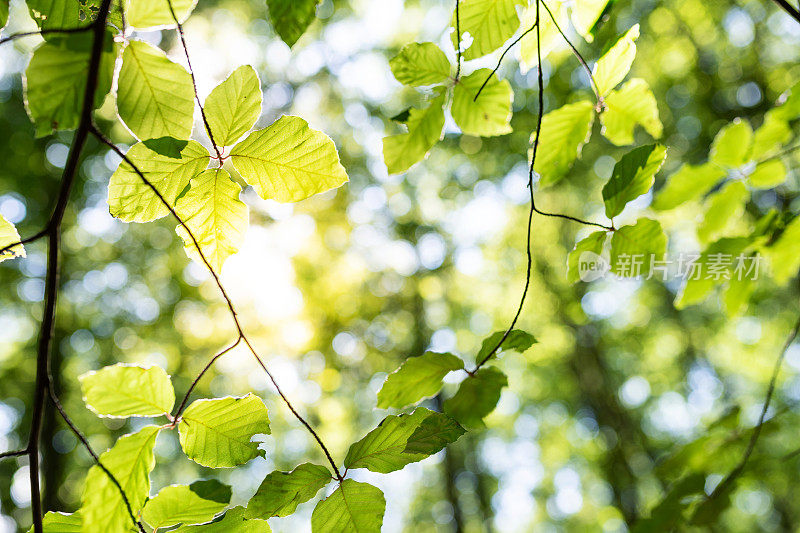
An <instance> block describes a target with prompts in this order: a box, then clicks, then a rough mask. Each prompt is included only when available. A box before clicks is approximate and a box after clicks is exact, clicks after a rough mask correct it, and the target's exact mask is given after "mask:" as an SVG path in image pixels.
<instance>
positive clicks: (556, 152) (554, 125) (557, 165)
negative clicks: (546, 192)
mask: <svg viewBox="0 0 800 533" xmlns="http://www.w3.org/2000/svg"><path fill="white" fill-rule="evenodd" d="M593 121H594V106H593V105H592V103H591V102H588V101H582V102H576V103H574V104H567V105H565V106H563V107H560V108H558V109H556V110H555V111H550V112H549V113H547V114H546V115H545V116H544V117H543V119H542V128H541V141H540V142H539V147H538V149H537V152H536V164H535V165H534V170H535V171H536V173H537V174H539V176H541V179H540V182H539V184H540V185H541V186H542V187H544V186H547V185H552V184H553V183H555V182H557V181H558V180H560V179H561V178H562V177H564V174H566V172H567V171H568V170H569V169H570V168H571V167H572V163H573V162H574V161H575V159H576V158H577V157H578V156H580V154H581V148H582V147H583V145H584V144H585V143H586V141H588V140H589V136H590V135H591V133H592V122H593ZM535 135H536V134H535V133H534V137H532V138H531V142H533V141H534V140H535Z"/></svg>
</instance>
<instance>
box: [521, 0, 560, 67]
mask: <svg viewBox="0 0 800 533" xmlns="http://www.w3.org/2000/svg"><path fill="white" fill-rule="evenodd" d="M547 7H549V8H550V11H551V12H552V13H553V16H554V17H555V19H556V21H558V26H559V27H560V28H562V29H564V28H567V27H568V25H569V17H568V15H567V7H566V5H565V3H564V2H561V1H560V0H551V1H550V2H547ZM539 19H540V20H539V23H540V28H539V31H538V39H540V40H541V43H542V44H541V50H540V51H541V54H542V60H544V59H546V58H547V56H548V55H550V53H551V52H552V51H553V50H555V49H556V48H557V47H558V46H559V45H560V46H564V44H565V43H564V39H563V37H561V34H560V33H558V28H556V25H555V24H554V23H553V19H551V18H550V15H549V14H548V13H547V11H546V10H545V9H544V7H542V6H540V9H539ZM535 23H536V4H534V3H531V5H530V6H528V8H527V9H526V10H525V12H524V13H523V16H522V30H523V31H525V30H528V29H530V28H532V27H533V25H534V24H535ZM536 40H537V31H536V30H535V29H534V30H533V31H530V32H528V33H527V34H526V35H525V36H523V37H522V39H521V40H520V43H519V59H520V70H521V71H522V72H523V73H526V72H528V70H530V69H532V68H535V67H536V66H537V65H538V64H539V50H537V44H536Z"/></svg>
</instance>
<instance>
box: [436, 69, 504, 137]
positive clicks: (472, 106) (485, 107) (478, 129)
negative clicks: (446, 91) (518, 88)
mask: <svg viewBox="0 0 800 533" xmlns="http://www.w3.org/2000/svg"><path fill="white" fill-rule="evenodd" d="M490 75H491V76H492V77H491V79H490V80H489V82H488V83H487V84H486V86H485V87H484V88H483V90H482V91H481V93H480V95H479V96H478V99H477V100H475V95H477V94H478V90H479V89H480V87H481V85H483V82H484V81H486V78H487V77H489V76H490ZM513 101H514V91H512V90H511V84H509V83H508V80H499V79H497V77H496V76H494V75H492V71H491V70H489V69H488V68H482V69H480V70H476V71H475V72H473V73H472V74H470V75H469V76H464V77H463V78H461V80H460V81H459V82H458V84H457V85H456V86H455V88H454V89H453V104H452V106H451V108H450V112H451V113H452V115H453V120H455V121H456V124H458V127H459V128H461V131H462V132H464V133H466V134H468V135H480V136H481V137H493V136H495V135H505V134H506V133H511V124H510V122H511V104H512V102H513Z"/></svg>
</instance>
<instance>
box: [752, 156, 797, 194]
mask: <svg viewBox="0 0 800 533" xmlns="http://www.w3.org/2000/svg"><path fill="white" fill-rule="evenodd" d="M786 174H787V171H786V165H785V164H784V162H783V161H781V160H780V159H770V160H769V161H764V162H763V163H759V164H758V165H756V168H755V169H753V172H752V174H750V175H749V176H748V177H747V181H748V182H749V183H750V185H752V186H753V187H755V188H757V189H771V188H773V187H776V186H778V185H780V184H781V183H783V182H784V181H786Z"/></svg>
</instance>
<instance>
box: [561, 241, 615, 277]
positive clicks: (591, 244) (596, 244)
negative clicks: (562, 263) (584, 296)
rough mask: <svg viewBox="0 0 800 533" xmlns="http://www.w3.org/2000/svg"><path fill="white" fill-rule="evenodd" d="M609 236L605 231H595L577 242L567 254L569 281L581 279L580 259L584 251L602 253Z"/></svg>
mask: <svg viewBox="0 0 800 533" xmlns="http://www.w3.org/2000/svg"><path fill="white" fill-rule="evenodd" d="M607 236H608V234H607V233H606V232H605V231H595V232H594V233H592V234H591V235H589V236H588V237H586V238H585V239H582V240H580V241H578V242H577V243H576V244H575V247H574V248H573V249H572V251H571V252H570V253H569V255H567V281H569V282H570V283H576V282H577V281H578V280H579V279H580V261H581V255H582V254H583V253H584V252H591V253H593V254H595V255H598V256H599V255H602V253H603V245H604V244H605V242H606V237H607Z"/></svg>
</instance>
